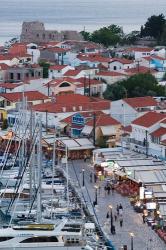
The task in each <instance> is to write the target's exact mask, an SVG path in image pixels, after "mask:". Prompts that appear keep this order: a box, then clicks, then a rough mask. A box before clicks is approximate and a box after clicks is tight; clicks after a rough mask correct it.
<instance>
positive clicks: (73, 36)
mask: <svg viewBox="0 0 166 250" xmlns="http://www.w3.org/2000/svg"><path fill="white" fill-rule="evenodd" d="M64 40H77V41H80V40H83V38H82V36H81V34H80V33H78V32H77V31H72V30H67V31H62V32H58V31H57V30H45V27H44V23H42V22H39V21H33V22H23V24H22V32H21V36H20V41H21V42H25V43H31V42H33V43H37V44H39V43H47V42H49V41H64Z"/></svg>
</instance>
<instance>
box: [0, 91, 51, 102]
mask: <svg viewBox="0 0 166 250" xmlns="http://www.w3.org/2000/svg"><path fill="white" fill-rule="evenodd" d="M24 96H25V97H27V100H28V101H35V100H45V99H48V97H47V96H45V95H43V94H42V93H40V92H38V91H27V92H25V93H24ZM0 97H4V98H5V99H7V100H9V101H11V102H17V101H20V100H22V98H23V93H22V92H14V93H4V94H0Z"/></svg>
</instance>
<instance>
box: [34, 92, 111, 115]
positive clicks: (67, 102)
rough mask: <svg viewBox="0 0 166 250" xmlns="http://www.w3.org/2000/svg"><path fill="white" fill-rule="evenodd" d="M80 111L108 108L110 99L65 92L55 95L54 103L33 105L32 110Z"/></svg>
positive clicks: (54, 111) (53, 111) (51, 111)
mask: <svg viewBox="0 0 166 250" xmlns="http://www.w3.org/2000/svg"><path fill="white" fill-rule="evenodd" d="M80 107H81V109H82V111H95V110H108V109H109V108H110V101H108V100H103V99H99V98H92V97H87V96H83V95H79V94H67V95H61V96H56V99H55V102H54V103H50V102H47V103H44V104H39V105H35V106H34V110H36V111H41V112H45V111H46V110H47V111H48V112H50V113H62V112H64V113H65V112H80Z"/></svg>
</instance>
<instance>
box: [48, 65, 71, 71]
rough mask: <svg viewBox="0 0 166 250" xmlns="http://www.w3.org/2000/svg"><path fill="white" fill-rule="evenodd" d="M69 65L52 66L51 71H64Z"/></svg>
mask: <svg viewBox="0 0 166 250" xmlns="http://www.w3.org/2000/svg"><path fill="white" fill-rule="evenodd" d="M67 66H68V65H51V66H50V67H49V69H50V70H62V69H64V68H66V67H67Z"/></svg>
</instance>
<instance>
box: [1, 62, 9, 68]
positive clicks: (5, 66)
mask: <svg viewBox="0 0 166 250" xmlns="http://www.w3.org/2000/svg"><path fill="white" fill-rule="evenodd" d="M8 68H9V66H8V65H7V64H5V63H0V70H7V69H8Z"/></svg>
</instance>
